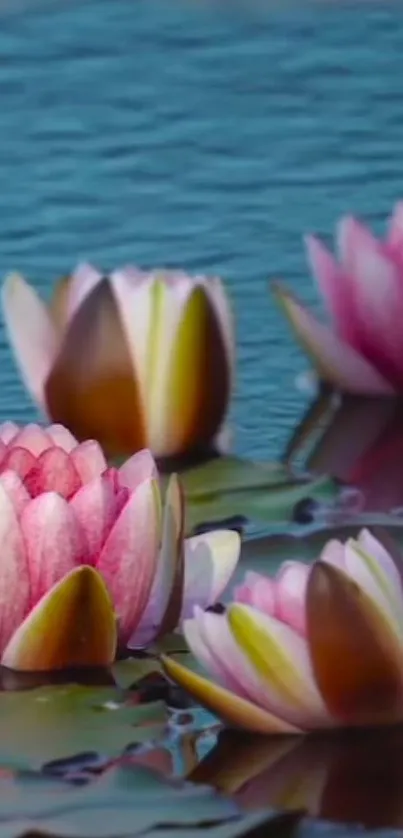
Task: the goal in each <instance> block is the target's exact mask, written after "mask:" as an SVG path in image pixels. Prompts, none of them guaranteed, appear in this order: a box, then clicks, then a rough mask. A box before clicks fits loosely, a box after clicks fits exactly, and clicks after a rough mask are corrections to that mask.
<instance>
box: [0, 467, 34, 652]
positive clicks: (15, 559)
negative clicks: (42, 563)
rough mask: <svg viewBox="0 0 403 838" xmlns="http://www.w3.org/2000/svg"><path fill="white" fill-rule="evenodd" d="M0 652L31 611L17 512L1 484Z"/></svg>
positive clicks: (23, 549)
mask: <svg viewBox="0 0 403 838" xmlns="http://www.w3.org/2000/svg"><path fill="white" fill-rule="evenodd" d="M0 543H1V562H0V650H1V652H2V651H3V650H4V649H5V647H6V645H7V643H8V641H9V640H10V638H11V637H12V635H13V634H14V632H15V630H16V629H17V628H18V626H19V624H20V623H21V622H22V620H23V619H24V618H25V616H26V614H27V613H28V609H29V576H28V565H27V559H26V555H25V548H24V541H23V538H22V534H21V531H20V527H19V524H18V521H17V517H16V513H15V509H14V507H13V503H12V502H11V499H10V497H9V496H8V493H7V491H6V490H5V488H4V486H2V485H1V483H0Z"/></svg>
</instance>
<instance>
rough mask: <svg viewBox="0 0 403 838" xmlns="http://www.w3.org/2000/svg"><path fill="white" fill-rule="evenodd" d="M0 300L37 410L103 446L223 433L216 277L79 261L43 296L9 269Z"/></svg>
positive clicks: (181, 442)
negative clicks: (104, 269) (49, 296)
mask: <svg viewBox="0 0 403 838" xmlns="http://www.w3.org/2000/svg"><path fill="white" fill-rule="evenodd" d="M2 301H3V311H4V316H5V321H6V326H7V330H8V334H9V337H10V341H11V345H12V347H13V349H14V352H15V356H16V359H17V362H18V364H19V366H20V369H21V372H22V375H23V378H24V381H25V384H26V386H27V388H28V390H29V392H30V393H31V395H32V396H33V398H34V400H35V401H36V402H37V404H38V405H39V407H40V408H41V410H42V411H44V413H45V414H46V415H47V417H49V418H51V419H52V421H54V422H61V423H62V424H63V425H65V426H66V427H68V428H69V429H70V430H71V431H72V433H73V434H74V435H75V436H76V437H77V438H78V439H80V440H85V439H96V440H98V442H100V444H101V445H102V447H103V449H104V451H105V452H106V453H107V454H108V455H110V456H115V455H128V454H131V453H134V452H135V451H138V450H141V449H143V448H150V449H151V450H152V451H153V454H154V456H156V457H160V458H161V457H172V456H178V455H181V454H189V453H192V452H195V451H198V450H204V449H205V448H208V447H211V446H213V445H214V444H215V442H216V440H217V439H218V438H219V436H220V435H221V438H222V435H223V422H224V418H225V414H226V411H227V407H228V402H229V397H230V392H231V387H232V379H233V369H234V336H233V324H232V314H231V310H230V305H229V301H228V299H227V296H226V293H225V291H224V288H223V285H222V283H221V281H220V280H219V279H218V278H216V277H213V278H207V277H205V276H195V277H194V278H192V277H189V276H187V274H185V273H183V272H182V271H165V270H161V271H152V272H150V273H146V272H143V271H141V270H138V269H136V268H124V269H119V270H116V271H114V272H113V273H112V274H111V275H110V276H109V277H103V276H102V275H101V274H100V273H99V272H98V271H97V270H95V269H94V268H93V267H91V266H90V265H80V266H79V267H78V268H77V270H76V271H75V272H74V273H73V274H72V275H71V276H69V277H67V278H65V279H63V280H61V281H60V282H59V284H58V285H57V286H56V289H55V292H54V296H53V300H52V302H51V304H50V306H47V305H46V304H45V303H44V302H42V301H41V299H40V298H39V297H38V295H37V293H36V291H35V290H34V288H33V287H32V286H30V285H29V284H28V283H27V282H26V281H25V280H24V279H23V277H21V276H19V275H17V274H13V275H11V276H9V277H8V278H7V279H6V281H5V284H4V287H3V294H2Z"/></svg>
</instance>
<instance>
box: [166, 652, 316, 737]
mask: <svg viewBox="0 0 403 838" xmlns="http://www.w3.org/2000/svg"><path fill="white" fill-rule="evenodd" d="M161 663H162V665H163V668H164V670H165V672H166V674H167V675H168V677H169V678H171V679H172V681H175V683H176V684H178V685H179V686H180V687H182V689H184V690H186V692H188V693H189V694H190V695H191V696H192V697H193V698H194V699H195V700H196V701H198V702H200V704H202V705H203V707H206V709H207V710H209V711H210V712H211V713H214V714H215V715H216V716H218V717H219V718H220V719H222V720H223V721H224V722H226V723H227V724H229V725H231V726H233V727H237V728H243V729H244V730H252V731H255V733H300V732H301V731H300V730H299V729H298V728H296V727H293V726H292V725H290V724H288V723H287V722H284V721H283V720H282V719H278V718H277V717H276V716H273V715H272V714H271V713H268V712H267V711H266V710H262V709H261V708H260V707H257V706H256V705H255V704H252V703H251V702H250V701H247V700H246V699H244V698H240V697H239V696H237V695H235V693H231V692H230V691H229V690H226V689H224V687H220V686H219V685H218V684H214V683H213V682H212V681H209V680H208V679H207V678H203V677H202V676H201V675H197V674H196V673H195V672H191V670H190V669H187V668H186V667H185V666H182V664H180V663H178V662H177V661H174V660H172V658H168V657H166V656H165V655H162V656H161Z"/></svg>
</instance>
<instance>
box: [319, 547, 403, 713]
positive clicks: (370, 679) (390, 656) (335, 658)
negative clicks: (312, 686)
mask: <svg viewBox="0 0 403 838" xmlns="http://www.w3.org/2000/svg"><path fill="white" fill-rule="evenodd" d="M307 636H308V642H309V647H310V654H311V660H312V665H313V670H314V674H315V677H316V681H317V684H318V687H319V689H320V691H321V693H322V696H323V698H324V700H325V702H326V704H327V707H328V709H329V711H330V712H331V713H332V714H333V716H334V717H335V718H337V719H338V720H339V721H340V723H345V724H348V725H351V724H359V725H361V724H387V723H388V722H396V721H397V720H399V719H400V720H401V719H402V718H403V649H402V647H401V645H400V644H399V641H398V639H397V635H396V633H395V632H394V631H393V630H392V629H391V627H390V623H389V622H388V620H387V619H385V617H384V615H383V614H382V612H381V611H380V609H379V608H378V606H377V604H376V603H375V602H374V601H373V600H372V599H370V597H369V596H368V595H367V594H366V593H365V591H364V590H363V589H362V588H360V587H359V586H358V585H357V584H356V583H355V582H354V581H353V580H352V579H350V578H349V577H348V576H347V575H346V574H345V573H343V572H342V571H340V570H337V569H336V568H335V567H332V566H331V565H329V564H326V563H324V562H321V561H319V562H317V563H316V564H315V565H314V566H313V568H312V572H311V575H310V578H309V581H308V589H307Z"/></svg>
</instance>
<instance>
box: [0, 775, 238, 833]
mask: <svg viewBox="0 0 403 838" xmlns="http://www.w3.org/2000/svg"><path fill="white" fill-rule="evenodd" d="M1 791H2V794H1V797H0V820H1V824H0V838H19V836H22V835H24V834H26V833H28V832H35V833H41V834H48V835H49V834H50V835H52V836H63V838H64V836H66V838H74V836H80V838H114V836H116V838H117V837H118V836H126V835H127V836H129V835H130V836H135V835H140V834H141V835H144V834H147V831H148V830H150V829H153V828H156V827H160V828H162V827H165V828H168V827H172V828H173V827H184V826H189V827H192V826H197V825H198V824H200V823H203V824H204V825H205V826H206V827H207V826H208V825H209V824H210V825H211V826H214V825H216V824H217V823H223V822H234V827H235V826H237V825H238V824H239V823H241V822H242V821H243V820H245V818H244V817H243V816H242V815H241V814H240V812H239V809H238V807H237V806H236V804H235V803H233V802H232V801H231V800H230V799H228V798H225V797H223V796H221V795H219V794H217V793H216V792H214V791H213V790H212V789H210V788H208V787H205V786H197V785H193V784H190V783H183V782H178V781H177V782H174V781H163V780H162V778H161V777H160V776H159V775H158V774H156V773H155V772H153V771H151V770H147V769H145V768H142V767H139V766H136V765H133V764H130V762H128V763H127V764H120V765H117V766H113V767H112V768H109V769H108V770H107V771H105V772H104V773H103V774H101V775H100V776H99V777H97V778H95V779H94V780H92V781H90V782H89V783H87V784H85V785H83V786H79V787H77V786H75V785H72V784H68V783H66V782H63V781H60V780H56V779H53V778H48V777H45V775H40V774H31V775H29V774H26V775H23V774H20V775H17V776H16V777H14V778H5V779H3V780H2V781H1ZM228 834H234V835H237V834H239V831H238V832H236V831H235V830H234V833H228ZM162 835H163V829H162V830H161V838H162Z"/></svg>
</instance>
